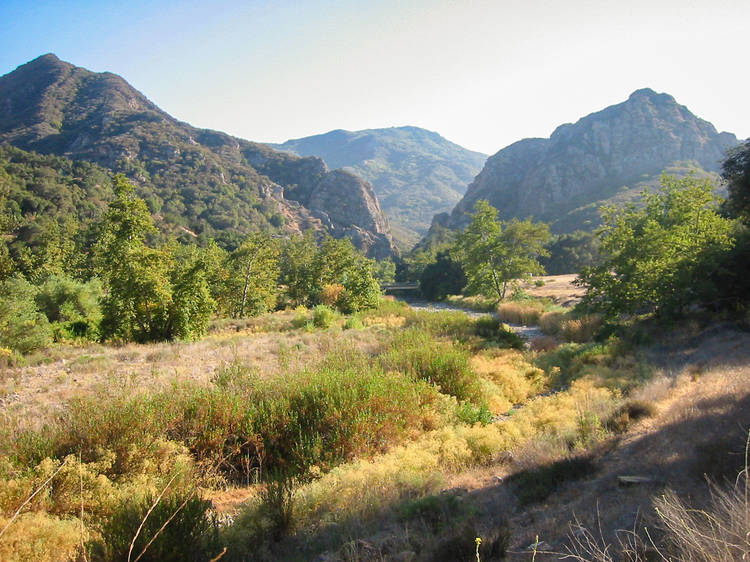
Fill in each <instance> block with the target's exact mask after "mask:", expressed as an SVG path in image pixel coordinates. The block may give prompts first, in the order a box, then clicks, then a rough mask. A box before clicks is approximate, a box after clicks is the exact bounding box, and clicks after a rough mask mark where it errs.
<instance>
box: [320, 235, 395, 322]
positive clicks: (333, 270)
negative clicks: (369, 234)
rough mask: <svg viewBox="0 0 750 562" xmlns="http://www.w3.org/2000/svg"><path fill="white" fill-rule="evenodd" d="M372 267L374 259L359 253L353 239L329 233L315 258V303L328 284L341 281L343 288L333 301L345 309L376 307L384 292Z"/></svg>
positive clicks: (349, 310) (345, 310)
mask: <svg viewBox="0 0 750 562" xmlns="http://www.w3.org/2000/svg"><path fill="white" fill-rule="evenodd" d="M373 269H374V262H373V261H372V260H369V259H367V258H365V257H364V256H363V255H362V254H360V253H359V252H358V251H357V249H356V248H355V247H354V244H352V242H351V240H349V239H348V238H342V239H335V238H332V237H330V236H327V237H326V238H325V240H323V243H322V244H321V245H320V249H319V250H318V252H317V255H316V257H315V260H314V271H315V287H314V290H313V294H312V298H313V301H314V303H315V304H318V303H320V302H322V301H321V295H322V293H323V289H324V288H325V287H326V286H330V285H341V286H342V287H343V288H344V290H343V291H342V292H341V293H340V294H339V295H338V298H337V299H336V302H335V303H334V304H335V306H336V307H337V308H338V309H339V310H341V311H342V312H346V313H350V312H356V311H358V310H362V309H367V308H373V307H375V306H376V305H377V302H378V298H379V297H380V294H381V292H380V284H379V283H378V281H377V279H375V276H374V274H373Z"/></svg>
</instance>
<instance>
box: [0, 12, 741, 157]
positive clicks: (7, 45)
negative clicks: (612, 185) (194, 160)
mask: <svg viewBox="0 0 750 562" xmlns="http://www.w3.org/2000/svg"><path fill="white" fill-rule="evenodd" d="M0 21H2V22H3V23H1V24H0V31H3V33H2V34H0V46H2V49H0V74H7V73H8V72H11V71H12V70H14V69H15V68H16V67H18V66H20V65H22V64H25V63H26V62H28V61H30V60H32V59H34V58H36V57H38V56H40V55H42V54H45V53H47V52H52V53H55V54H56V55H57V56H58V57H60V58H61V59H62V60H65V61H67V62H70V63H72V64H75V65H77V66H82V67H85V68H88V69H89V70H92V71H96V72H102V71H110V72H114V73H116V74H119V75H121V76H123V78H125V79H126V80H127V81H128V82H129V83H130V84H131V85H132V86H133V87H135V88H136V89H138V90H139V91H141V92H143V93H144V94H145V95H146V96H147V97H148V98H149V99H151V100H152V101H153V102H154V103H156V104H157V105H158V106H159V107H161V108H162V109H164V110H165V111H166V112H168V113H169V114H171V115H173V116H175V117H176V118H178V119H180V120H182V121H186V122H188V123H190V124H192V125H195V126H198V127H205V128H210V129H216V130H221V131H225V132H227V133H230V134H232V135H235V136H238V137H242V138H246V139H250V140H254V141H259V142H273V143H281V142H284V141H286V140H289V139H296V138H301V137H306V136H310V135H315V134H322V133H325V132H328V131H330V130H334V129H345V130H350V131H355V130H361V129H378V128H387V127H393V126H406V125H410V126H416V127H421V128H424V129H428V130H430V131H435V132H437V133H439V134H440V135H442V136H443V137H445V138H447V139H448V140H450V141H452V142H454V143H457V144H459V145H461V146H464V147H465V148H468V149H471V150H476V151H479V152H483V153H485V154H494V153H495V152H497V151H498V150H500V149H501V148H503V147H505V146H507V145H508V144H511V143H513V142H515V141H517V140H520V139H522V138H527V137H548V136H549V135H550V134H551V133H552V131H553V130H554V129H555V128H556V127H558V126H559V125H561V124H563V123H570V122H575V121H577V120H578V119H579V118H581V117H583V116H585V115H587V114H589V113H592V112H594V111H598V110H600V109H603V108H604V107H607V106H609V105H613V104H616V103H620V102H622V101H625V100H626V99H627V97H628V96H629V95H630V94H631V93H632V92H633V91H635V90H638V89H641V88H652V89H653V90H655V91H657V92H665V93H668V94H670V95H672V96H674V97H675V99H676V100H677V102H678V103H680V104H683V105H685V106H687V107H688V108H689V109H690V110H691V111H692V112H693V113H695V114H696V115H698V116H699V117H701V118H703V119H706V120H708V121H710V122H711V123H713V124H714V125H715V126H716V128H717V129H718V130H719V131H729V132H732V133H735V134H736V135H737V136H738V137H740V138H747V137H748V136H750V107H749V105H748V104H747V102H746V99H745V98H746V95H745V94H746V92H747V91H748V86H749V85H750V78H749V77H747V76H746V73H742V72H737V67H738V63H737V61H735V59H734V58H733V56H737V57H738V56H740V55H741V53H742V52H744V44H743V36H744V32H745V29H744V28H745V26H746V24H747V22H748V21H750V3H748V2H741V1H735V0H729V1H725V2H706V1H695V2H692V3H690V4H683V3H681V2H676V1H672V0H670V1H664V2H660V3H659V4H658V5H652V4H650V3H648V2H643V1H636V2H632V3H629V4H622V3H619V2H613V1H593V0H591V1H589V0H578V1H576V2H569V3H565V4H562V3H561V4H559V5H550V3H546V2H517V1H503V2H498V1H495V2H489V1H488V2H482V1H480V2H451V1H448V0H435V1H432V2H430V1H427V0H418V1H414V2H409V3H408V5H403V3H399V2H396V1H393V0H387V1H383V2H376V3H371V2H364V1H351V2H335V1H333V0H311V1H309V2H305V3H293V2H246V3H242V4H239V3H238V5H235V4H234V3H230V2H220V3H215V4H212V5H210V6H209V5H205V4H203V3H200V2H181V3H176V2H167V1H157V2H153V3H139V2H131V3H129V4H128V5H126V6H122V5H119V4H117V3H113V2H93V1H81V2H72V3H69V4H67V5H61V4H57V3H54V2H40V3H35V4H34V5H31V4H28V3H24V2H20V1H16V0H9V1H7V2H4V3H3V5H2V6H0Z"/></svg>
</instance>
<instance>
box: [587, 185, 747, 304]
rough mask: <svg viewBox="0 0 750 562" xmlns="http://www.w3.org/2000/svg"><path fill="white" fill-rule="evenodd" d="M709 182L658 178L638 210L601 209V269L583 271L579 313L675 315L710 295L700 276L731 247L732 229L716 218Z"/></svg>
mask: <svg viewBox="0 0 750 562" xmlns="http://www.w3.org/2000/svg"><path fill="white" fill-rule="evenodd" d="M713 187H714V186H713V185H712V184H711V182H710V181H709V180H702V179H697V178H694V177H691V176H688V177H685V178H675V177H672V176H663V177H662V179H661V190H660V191H659V192H656V193H649V192H644V193H643V204H642V206H636V205H634V204H630V205H627V206H625V207H621V208H617V207H605V208H603V209H602V211H601V212H602V219H603V226H602V227H601V229H600V230H599V236H600V237H601V253H602V258H603V259H602V263H601V264H600V265H598V266H595V267H587V268H584V269H583V271H582V272H581V274H580V277H579V281H578V282H579V284H580V285H582V286H584V287H585V288H586V295H585V297H584V300H583V306H585V307H588V308H590V309H593V310H597V311H600V312H603V313H604V314H605V315H606V316H608V317H615V316H618V315H621V314H634V313H642V312H643V313H645V312H657V313H659V314H672V313H678V312H680V311H682V309H683V308H684V307H685V306H687V305H689V304H691V303H693V302H695V301H696V300H697V298H698V295H701V294H704V295H705V294H707V293H708V292H710V291H709V289H708V288H706V287H703V286H702V283H704V282H708V281H707V279H706V277H705V276H699V275H697V274H696V273H697V272H698V271H704V270H706V269H709V270H710V269H712V267H711V265H710V262H711V260H718V259H720V256H721V255H722V253H723V252H725V251H727V250H729V249H730V248H731V247H732V244H733V238H732V233H733V224H732V221H730V220H729V219H726V218H723V217H721V216H720V215H719V213H718V212H717V210H718V204H719V200H718V199H717V197H716V196H715V195H714V192H713Z"/></svg>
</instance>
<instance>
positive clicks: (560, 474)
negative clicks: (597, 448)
mask: <svg viewBox="0 0 750 562" xmlns="http://www.w3.org/2000/svg"><path fill="white" fill-rule="evenodd" d="M595 470H596V464H595V463H594V460H593V458H592V457H590V456H578V457H570V458H566V459H562V460H559V461H556V462H553V463H551V464H547V465H543V466H539V467H536V468H532V469H529V470H524V471H522V472H517V473H515V474H514V475H512V476H511V477H510V479H509V481H510V482H512V483H513V484H514V485H515V486H516V496H517V497H518V501H519V502H520V503H521V505H528V504H531V503H537V502H541V501H544V500H545V499H547V498H548V497H549V496H550V495H552V494H553V493H554V492H556V491H557V490H558V489H559V488H560V487H561V486H562V485H563V484H564V483H566V482H569V481H571V480H579V479H581V478H583V477H585V476H589V475H590V474H592V473H593V472H594V471H595Z"/></svg>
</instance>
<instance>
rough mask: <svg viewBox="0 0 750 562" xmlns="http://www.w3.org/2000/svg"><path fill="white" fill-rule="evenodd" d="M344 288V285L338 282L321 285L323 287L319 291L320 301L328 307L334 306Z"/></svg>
mask: <svg viewBox="0 0 750 562" xmlns="http://www.w3.org/2000/svg"><path fill="white" fill-rule="evenodd" d="M345 290H346V289H344V286H343V285H341V284H339V283H331V284H330V285H323V289H322V290H321V291H320V302H321V303H322V304H324V305H326V306H328V307H334V306H336V303H337V302H338V300H339V299H340V298H341V296H342V295H343V293H344V291H345Z"/></svg>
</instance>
